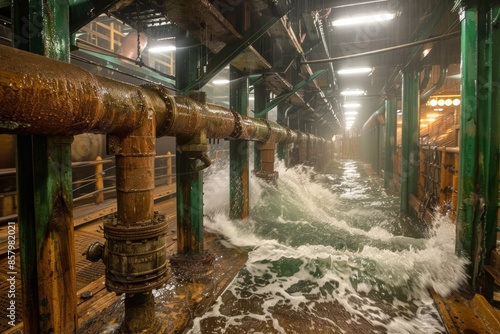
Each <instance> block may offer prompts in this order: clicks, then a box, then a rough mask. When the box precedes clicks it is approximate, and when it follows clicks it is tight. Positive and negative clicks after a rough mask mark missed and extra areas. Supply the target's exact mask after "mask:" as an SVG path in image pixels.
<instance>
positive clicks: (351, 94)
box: [340, 89, 366, 96]
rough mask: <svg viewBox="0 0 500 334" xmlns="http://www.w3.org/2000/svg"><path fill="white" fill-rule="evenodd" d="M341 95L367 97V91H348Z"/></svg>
mask: <svg viewBox="0 0 500 334" xmlns="http://www.w3.org/2000/svg"><path fill="white" fill-rule="evenodd" d="M340 94H341V95H344V96H360V95H365V94H366V91H364V90H361V89H347V90H344V91H343V92H341V93H340Z"/></svg>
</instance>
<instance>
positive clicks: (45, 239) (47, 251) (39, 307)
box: [13, 0, 78, 333]
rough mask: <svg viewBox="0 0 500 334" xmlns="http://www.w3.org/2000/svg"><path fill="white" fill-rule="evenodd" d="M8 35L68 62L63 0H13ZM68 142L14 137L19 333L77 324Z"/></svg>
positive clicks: (72, 327) (31, 48)
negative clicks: (21, 322) (21, 324)
mask: <svg viewBox="0 0 500 334" xmlns="http://www.w3.org/2000/svg"><path fill="white" fill-rule="evenodd" d="M26 19H28V20H29V25H30V28H31V29H26V24H27V22H26ZM13 36H15V37H14V39H13V45H14V46H15V47H17V48H19V49H23V50H27V51H31V52H34V53H37V54H41V55H45V56H47V57H50V58H53V59H57V60H60V61H66V62H67V61H69V45H70V34H69V8H68V5H67V2H64V1H58V0H20V1H14V2H13ZM72 141H73V137H71V136H69V137H63V136H52V137H47V136H17V154H16V165H17V191H18V205H19V208H18V214H19V234H20V238H19V239H20V249H21V273H22V286H23V289H22V291H23V299H22V300H23V318H24V328H23V329H24V332H25V333H49V332H58V333H74V332H76V328H77V323H78V320H77V312H76V274H75V255H74V236H73V221H72V219H73V216H72V201H73V195H72V166H71V142H72Z"/></svg>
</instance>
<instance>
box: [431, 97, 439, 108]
mask: <svg viewBox="0 0 500 334" xmlns="http://www.w3.org/2000/svg"><path fill="white" fill-rule="evenodd" d="M429 104H430V105H431V107H435V106H437V104H438V101H437V100H434V99H433V100H431V101H430V102H429Z"/></svg>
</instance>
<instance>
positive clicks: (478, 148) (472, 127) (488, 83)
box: [456, 2, 500, 292]
mask: <svg viewBox="0 0 500 334" xmlns="http://www.w3.org/2000/svg"><path fill="white" fill-rule="evenodd" d="M462 5H464V7H463V8H462V10H461V13H460V17H461V20H462V104H461V115H460V117H461V119H460V129H461V131H460V166H459V176H458V177H459V187H458V208H459V212H458V217H457V239H456V251H457V253H458V254H459V255H462V256H466V257H468V258H469V259H470V261H471V263H470V265H469V268H468V269H469V270H468V274H469V277H470V281H469V284H470V288H471V290H472V292H484V291H485V290H483V288H486V287H484V286H482V285H481V284H482V283H483V282H481V277H482V276H483V265H484V263H485V261H488V260H489V255H490V251H491V250H492V249H494V247H495V243H496V225H497V219H498V216H497V215H498V149H499V146H498V142H499V139H498V128H499V126H500V124H499V119H498V108H499V107H500V106H499V103H500V102H499V92H498V85H499V79H500V78H499V77H500V73H499V69H500V67H499V65H498V57H499V47H500V43H499V32H498V27H497V25H498V22H495V21H498V5H496V6H494V7H493V8H492V9H489V8H487V7H486V5H482V6H478V4H477V3H475V2H470V3H469V2H463V3H462Z"/></svg>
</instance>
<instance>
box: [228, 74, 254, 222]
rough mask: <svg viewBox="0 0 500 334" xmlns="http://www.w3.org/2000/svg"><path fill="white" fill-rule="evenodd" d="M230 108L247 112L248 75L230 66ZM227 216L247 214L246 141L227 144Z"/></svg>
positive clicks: (247, 168)
mask: <svg viewBox="0 0 500 334" xmlns="http://www.w3.org/2000/svg"><path fill="white" fill-rule="evenodd" d="M230 72H231V74H230V79H231V84H230V108H231V109H232V110H235V111H236V112H238V113H239V114H241V115H244V116H247V113H248V111H247V110H248V76H245V75H244V74H242V73H240V72H239V71H238V70H237V69H236V68H234V67H232V66H231V69H230ZM229 159H230V161H229V164H230V165H229V168H230V171H229V180H230V186H229V216H230V218H231V219H243V218H246V217H248V214H249V193H250V189H249V166H248V165H249V163H248V162H249V161H248V160H249V158H248V142H247V141H244V140H233V141H231V142H230V144H229Z"/></svg>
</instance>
